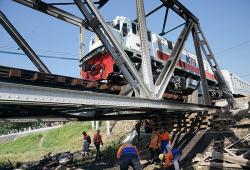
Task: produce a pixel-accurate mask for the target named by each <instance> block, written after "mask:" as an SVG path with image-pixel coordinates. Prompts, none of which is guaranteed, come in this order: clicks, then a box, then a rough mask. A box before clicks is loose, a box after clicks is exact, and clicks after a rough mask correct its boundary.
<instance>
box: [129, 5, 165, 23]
mask: <svg viewBox="0 0 250 170" xmlns="http://www.w3.org/2000/svg"><path fill="white" fill-rule="evenodd" d="M162 7H164V5H163V4H161V5H160V6H158V7H156V8H155V9H153V10H152V11H150V12H148V13H147V14H146V15H145V17H148V16H150V15H152V14H153V13H155V12H156V11H158V10H159V9H161V8H162ZM134 21H135V22H138V20H137V19H135V20H134Z"/></svg>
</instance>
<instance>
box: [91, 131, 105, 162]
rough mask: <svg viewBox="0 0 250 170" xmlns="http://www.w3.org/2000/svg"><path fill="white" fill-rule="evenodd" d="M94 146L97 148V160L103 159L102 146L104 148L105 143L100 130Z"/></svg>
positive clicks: (96, 135) (95, 136)
mask: <svg viewBox="0 0 250 170" xmlns="http://www.w3.org/2000/svg"><path fill="white" fill-rule="evenodd" d="M93 141H94V145H95V148H96V159H99V158H100V157H101V153H100V145H102V146H103V142H102V136H101V135H100V130H99V129H98V130H97V131H96V134H95V135H94V140H93Z"/></svg>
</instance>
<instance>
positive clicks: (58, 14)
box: [13, 0, 92, 31]
mask: <svg viewBox="0 0 250 170" xmlns="http://www.w3.org/2000/svg"><path fill="white" fill-rule="evenodd" d="M13 1H15V2H17V3H20V4H22V5H25V6H27V7H30V8H32V9H34V10H37V11H40V12H42V13H45V14H47V15H50V16H52V17H55V18H57V19H60V20H62V21H65V22H68V23H70V24H73V25H76V26H85V27H86V29H88V30H90V31H92V29H90V28H89V27H88V25H87V24H86V23H85V21H84V20H83V19H81V18H80V17H77V16H75V15H73V14H71V13H68V12H66V11H64V10H62V9H59V8H57V7H54V6H52V5H49V4H47V3H45V2H42V1H40V0H39V1H38V0H13Z"/></svg>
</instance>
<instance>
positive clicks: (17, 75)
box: [8, 69, 22, 78]
mask: <svg viewBox="0 0 250 170" xmlns="http://www.w3.org/2000/svg"><path fill="white" fill-rule="evenodd" d="M8 76H9V77H10V78H11V77H15V78H20V77H21V76H22V71H21V70H19V69H10V71H9V75H8Z"/></svg>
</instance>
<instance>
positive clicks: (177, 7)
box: [161, 0, 199, 23]
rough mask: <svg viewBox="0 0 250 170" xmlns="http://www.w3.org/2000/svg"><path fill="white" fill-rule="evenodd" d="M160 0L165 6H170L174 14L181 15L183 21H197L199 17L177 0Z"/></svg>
mask: <svg viewBox="0 0 250 170" xmlns="http://www.w3.org/2000/svg"><path fill="white" fill-rule="evenodd" d="M161 2H162V3H163V4H164V5H165V6H166V7H167V8H171V9H172V10H173V11H174V12H175V13H176V14H178V15H179V16H180V17H182V18H183V19H184V20H185V21H187V22H188V21H190V20H192V21H193V22H195V23H199V19H198V18H197V17H196V16H195V15H194V14H193V13H192V12H191V11H189V10H188V9H187V8H186V7H185V6H184V5H182V4H181V3H180V2H179V1H178V0H161Z"/></svg>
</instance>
